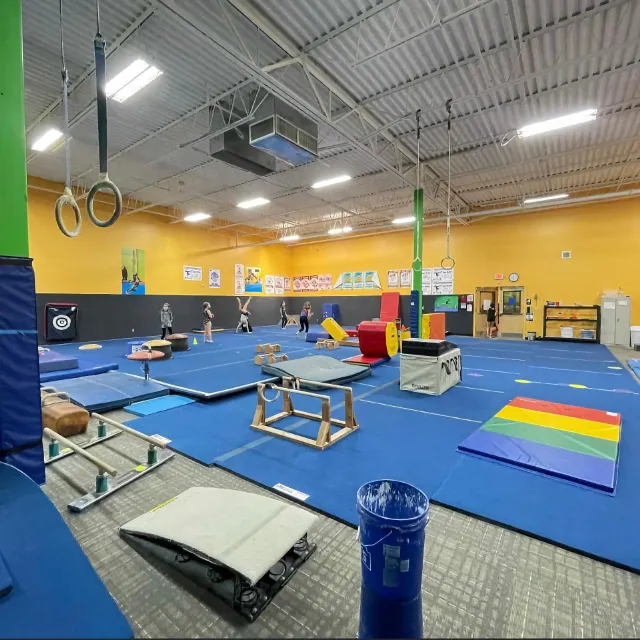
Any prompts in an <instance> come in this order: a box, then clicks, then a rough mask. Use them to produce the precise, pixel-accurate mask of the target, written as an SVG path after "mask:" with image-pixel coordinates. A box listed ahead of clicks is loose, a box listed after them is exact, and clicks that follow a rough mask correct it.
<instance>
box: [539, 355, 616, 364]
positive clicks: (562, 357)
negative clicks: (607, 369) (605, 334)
mask: <svg viewBox="0 0 640 640" xmlns="http://www.w3.org/2000/svg"><path fill="white" fill-rule="evenodd" d="M533 357H534V358H548V359H549V360H569V361H571V360H575V361H576V362H594V363H596V364H597V363H598V362H603V363H604V362H617V360H595V359H594V358H567V357H566V356H533Z"/></svg>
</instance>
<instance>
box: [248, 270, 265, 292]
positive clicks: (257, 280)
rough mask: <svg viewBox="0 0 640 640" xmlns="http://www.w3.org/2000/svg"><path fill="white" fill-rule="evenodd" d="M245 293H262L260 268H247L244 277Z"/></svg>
mask: <svg viewBox="0 0 640 640" xmlns="http://www.w3.org/2000/svg"><path fill="white" fill-rule="evenodd" d="M244 290H245V293H262V275H261V269H260V267H247V270H246V273H245V276H244Z"/></svg>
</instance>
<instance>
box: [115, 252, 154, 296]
mask: <svg viewBox="0 0 640 640" xmlns="http://www.w3.org/2000/svg"><path fill="white" fill-rule="evenodd" d="M120 262H121V264H122V270H121V277H122V285H121V291H122V293H123V294H124V295H127V296H132V295H133V296H143V295H144V294H145V293H146V285H145V279H146V271H147V268H146V260H145V254H144V249H122V250H121V252H120Z"/></svg>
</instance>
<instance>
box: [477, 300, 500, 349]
mask: <svg viewBox="0 0 640 640" xmlns="http://www.w3.org/2000/svg"><path fill="white" fill-rule="evenodd" d="M492 304H495V305H496V320H498V314H499V312H500V309H499V306H498V287H477V288H476V313H475V329H474V335H475V336H476V338H482V337H484V336H486V335H487V311H488V309H489V307H490V306H491V305H492Z"/></svg>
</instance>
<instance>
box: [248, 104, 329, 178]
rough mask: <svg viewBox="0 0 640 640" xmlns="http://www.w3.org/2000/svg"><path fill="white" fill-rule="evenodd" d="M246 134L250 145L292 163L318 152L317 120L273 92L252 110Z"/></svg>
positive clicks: (298, 162)
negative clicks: (251, 120) (302, 112)
mask: <svg viewBox="0 0 640 640" xmlns="http://www.w3.org/2000/svg"><path fill="white" fill-rule="evenodd" d="M249 136H250V143H251V146H252V147H255V148H256V149H260V150H261V151H263V152H264V153H268V154H269V155H271V156H273V157H275V158H278V160H282V161H283V162H286V163H287V164H288V165H291V166H294V167H297V166H299V165H302V164H307V163H309V162H313V161H314V160H315V159H316V158H317V156H318V123H317V122H314V121H313V120H311V119H309V118H307V117H306V116H304V115H302V114H301V113H300V112H299V111H297V110H296V109H294V108H293V107H291V106H290V105H288V104H287V103H286V102H283V101H282V100H280V99H278V98H276V97H275V96H269V97H268V98H267V99H266V100H265V101H264V102H263V103H262V105H260V108H259V109H258V110H257V111H256V114H255V121H254V122H253V123H252V124H251V126H250V127H249Z"/></svg>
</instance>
